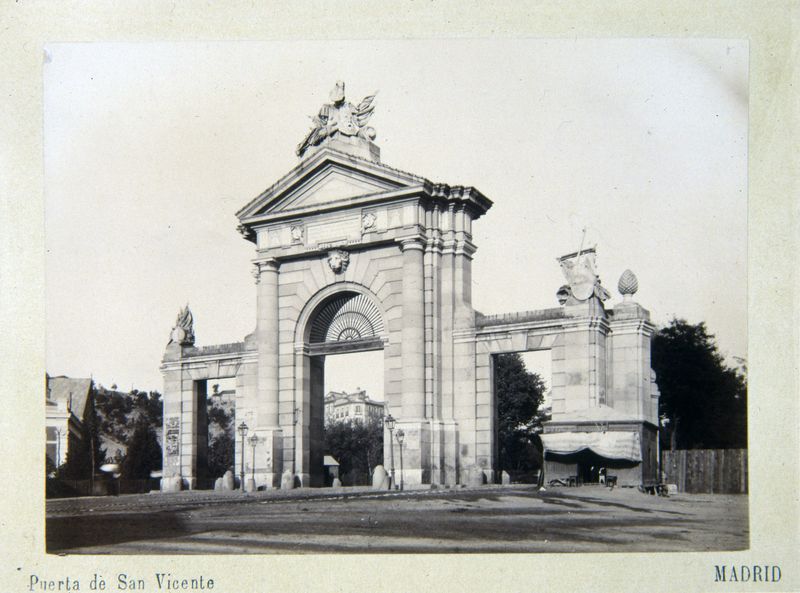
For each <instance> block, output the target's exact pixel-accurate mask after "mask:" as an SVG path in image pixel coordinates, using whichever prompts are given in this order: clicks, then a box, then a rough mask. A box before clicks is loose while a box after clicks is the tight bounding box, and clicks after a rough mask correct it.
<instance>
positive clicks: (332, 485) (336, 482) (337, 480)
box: [331, 478, 342, 488]
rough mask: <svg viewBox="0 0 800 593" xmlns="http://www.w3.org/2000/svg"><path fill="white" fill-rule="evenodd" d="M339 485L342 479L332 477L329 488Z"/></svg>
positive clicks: (340, 485) (338, 486)
mask: <svg viewBox="0 0 800 593" xmlns="http://www.w3.org/2000/svg"><path fill="white" fill-rule="evenodd" d="M341 487H342V481H341V480H340V479H339V478H334V479H333V484H331V488H341Z"/></svg>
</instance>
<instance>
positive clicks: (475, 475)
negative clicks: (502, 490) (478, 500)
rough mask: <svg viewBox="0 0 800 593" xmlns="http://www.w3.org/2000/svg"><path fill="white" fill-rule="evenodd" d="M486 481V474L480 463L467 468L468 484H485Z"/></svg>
mask: <svg viewBox="0 0 800 593" xmlns="http://www.w3.org/2000/svg"><path fill="white" fill-rule="evenodd" d="M485 483H486V476H484V475H483V470H482V469H481V467H480V466H478V465H471V466H469V468H468V469H467V486H483V485H484V484H485Z"/></svg>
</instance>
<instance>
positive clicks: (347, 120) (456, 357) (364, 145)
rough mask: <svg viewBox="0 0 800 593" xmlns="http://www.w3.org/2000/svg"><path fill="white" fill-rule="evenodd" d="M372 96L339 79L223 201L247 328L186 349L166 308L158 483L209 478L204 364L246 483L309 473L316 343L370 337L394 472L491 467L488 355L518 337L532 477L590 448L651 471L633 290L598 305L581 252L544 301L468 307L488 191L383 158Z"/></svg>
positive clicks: (644, 352) (476, 475)
mask: <svg viewBox="0 0 800 593" xmlns="http://www.w3.org/2000/svg"><path fill="white" fill-rule="evenodd" d="M372 101H373V97H367V98H365V99H364V100H363V101H361V103H360V104H359V105H357V106H355V105H353V104H352V103H349V102H347V101H346V100H345V97H344V85H343V84H341V83H338V84H337V86H336V88H335V89H334V91H333V92H332V94H331V103H329V104H326V105H324V106H323V107H322V109H321V110H320V112H319V114H318V115H317V116H316V117H315V119H314V128H313V129H312V130H311V132H309V134H308V136H307V137H306V138H305V139H304V140H303V142H302V143H301V144H300V145H299V147H298V149H297V153H298V156H299V158H300V160H299V163H298V164H297V166H296V167H295V168H294V169H292V170H291V171H289V172H288V173H287V174H286V175H285V176H284V177H282V178H281V179H279V180H278V181H277V182H276V183H275V184H273V185H272V186H270V187H269V188H268V189H266V190H265V191H264V192H263V193H261V194H260V195H259V196H257V197H256V198H255V199H253V200H252V201H250V202H249V203H248V204H247V205H245V206H244V207H243V208H242V209H241V210H240V211H239V212H238V213H237V216H238V218H239V221H240V225H239V231H240V232H241V233H242V235H243V236H244V238H245V239H247V240H248V241H251V242H252V243H253V244H254V248H255V254H254V258H253V260H252V266H253V276H254V278H255V283H256V291H257V310H256V328H255V331H254V332H253V333H252V334H250V335H248V336H246V337H245V338H244V340H243V341H241V342H236V343H232V344H223V345H215V346H205V347H197V346H195V344H194V333H193V329H192V317H191V313H190V312H189V310H188V307H187V308H185V309H184V310H182V311H181V313H180V315H179V316H178V319H177V321H176V324H175V327H174V328H173V331H172V334H171V337H170V341H169V344H168V345H167V348H166V352H165V354H164V358H163V362H162V367H161V370H162V373H163V375H164V405H165V409H164V472H163V475H164V479H163V485H162V487H163V489H164V490H175V489H180V488H204V487H209V486H210V485H211V484H212V483H213V479H214V478H216V477H217V476H209V475H208V474H207V471H206V469H205V457H206V450H207V446H208V445H207V440H208V437H207V421H206V417H205V414H206V412H205V398H206V384H207V381H209V380H211V379H215V378H221V377H235V379H236V396H235V398H236V400H235V405H236V421H237V423H239V422H242V421H243V422H245V423H246V424H247V426H248V427H249V435H248V436H249V437H252V435H253V434H255V435H256V436H257V437H258V439H257V442H256V441H255V440H254V441H253V442H254V443H255V445H254V448H253V449H251V447H250V441H248V443H247V444H244V443H242V441H241V438H240V436H238V435H237V437H236V438H237V442H236V466H237V467H239V464H240V463H241V461H242V458H241V456H242V455H243V452H246V453H245V454H246V455H247V462H248V465H251V464H252V466H251V468H250V470H248V475H250V473H251V471H252V474H253V475H255V482H256V486H257V487H278V486H280V485H281V482H282V480H281V477H282V475H284V474H285V473H287V472H288V473H289V474H290V475H291V476H293V479H292V483H300V484H302V485H305V486H321V485H322V484H323V461H322V458H323V454H324V453H325V452H324V451H323V448H322V439H323V433H322V431H323V395H324V394H323V393H322V390H323V382H324V359H325V356H326V355H331V354H339V353H344V352H358V351H370V350H375V351H381V352H382V353H383V361H384V379H383V382H384V396H385V400H386V408H387V412H389V413H391V414H392V416H393V417H394V418H396V420H397V428H401V429H402V430H403V431H404V433H405V441H404V443H403V452H404V475H403V478H404V482H405V483H406V484H409V485H411V484H459V483H467V482H470V483H476V482H494V481H495V480H497V479H498V475H497V473H498V451H497V446H496V441H497V439H496V434H495V432H496V430H495V416H496V406H495V403H494V385H493V377H492V373H493V360H494V356H495V355H496V354H500V353H503V352H519V351H527V350H549V351H550V353H551V358H552V420H551V421H549V422H548V423H547V424H546V426H545V430H544V434H543V435H542V439H543V442H544V446H545V450H546V469H547V472H548V474H549V476H551V477H552V476H556V477H558V476H562V475H563V476H568V475H573V474H579V473H580V468H581V464H582V463H586V459H587V457H586V456H587V455H589V456H594V457H592V458H591V459H592V461H593V462H595V463H596V462H597V460H600V462H601V463H605V465H607V466H608V467H613V468H615V469H614V472H615V473H616V474H618V476H619V480H620V482H622V483H625V482H629V483H631V484H638V483H641V482H643V481H644V482H647V481H650V480H653V479H655V472H656V462H655V455H656V435H657V421H656V418H657V403H658V392H657V389H655V385H654V378H653V375H652V372H651V370H650V337H651V335H652V332H653V329H654V328H653V326H652V325H651V324H650V322H649V314H648V312H647V311H646V310H645V309H643V308H642V307H641V306H639V305H638V304H636V303H635V302H634V301H633V300H632V296H633V294H635V292H636V278H635V276H633V274H632V273H630V272H629V271H626V273H625V274H623V277H622V278H621V279H620V285H619V289H620V292H621V293H622V294H623V297H624V300H623V301H622V302H621V303H619V304H617V305H616V306H614V307H613V308H611V307H609V306H606V305H605V304H604V302H605V301H606V300H607V299H608V297H609V294H608V292H607V291H606V290H605V288H603V286H602V285H601V284H600V282H599V279H598V277H597V275H596V273H595V270H594V256H595V254H594V249H582V250H580V251H579V252H576V253H573V254H569V255H567V256H564V257H562V258H559V264H560V265H561V267H562V269H563V271H564V274H565V277H566V279H567V284H565V285H564V286H562V287H561V288H560V289H559V291H558V300H559V303H560V306H558V307H554V308H549V309H542V310H536V311H526V312H522V313H514V314H506V315H482V314H480V313H478V312H476V311H475V310H474V309H473V307H472V297H471V293H472V259H473V255H474V254H475V251H476V247H475V245H474V244H473V242H472V225H473V223H474V222H475V221H477V220H478V219H479V218H480V217H481V216H483V215H484V214H486V213H487V212H488V210H489V209H490V208H491V206H492V202H491V201H490V200H489V199H488V198H487V197H486V196H484V195H483V194H482V193H480V192H479V191H478V190H476V189H475V188H473V187H464V186H460V185H447V184H443V183H434V182H431V181H429V180H428V179H425V178H423V177H419V176H417V175H414V174H411V173H407V172H404V171H400V170H397V169H394V168H392V167H389V166H387V165H385V164H383V163H382V162H381V161H380V150H379V148H378V147H377V146H376V144H375V143H374V142H373V140H374V138H375V132H374V130H373V129H372V128H370V127H369V126H368V125H367V123H368V120H369V118H370V116H371V114H372V109H373V105H372ZM554 288H556V287H554ZM384 442H385V445H384V449H385V451H386V454H385V456H386V458H387V459H388V456H389V454H388V447H389V439H388V438H384ZM243 445H245V446H243ZM283 483H284V485H286V481H285V476H284V481H283Z"/></svg>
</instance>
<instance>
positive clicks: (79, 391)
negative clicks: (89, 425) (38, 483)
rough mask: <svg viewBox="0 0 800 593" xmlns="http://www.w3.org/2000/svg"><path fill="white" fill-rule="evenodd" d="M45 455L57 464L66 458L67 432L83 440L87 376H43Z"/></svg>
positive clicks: (88, 380)
mask: <svg viewBox="0 0 800 593" xmlns="http://www.w3.org/2000/svg"><path fill="white" fill-rule="evenodd" d="M46 385H47V388H46V391H45V394H46V395H45V408H46V411H45V414H46V417H45V418H46V419H45V439H46V455H47V457H49V458H50V461H52V462H53V464H54V465H55V466H56V467H58V466H60V465H61V464H62V463H64V461H65V460H66V459H67V448H68V444H69V434H70V433H72V435H73V437H74V438H76V439H83V419H84V415H85V414H86V410H87V407H88V404H89V403H90V400H91V397H90V396H91V391H92V380H91V379H70V378H69V377H63V376H59V377H51V376H49V375H47V376H46Z"/></svg>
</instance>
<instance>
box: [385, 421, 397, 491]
mask: <svg viewBox="0 0 800 593" xmlns="http://www.w3.org/2000/svg"><path fill="white" fill-rule="evenodd" d="M383 422H384V424H386V428H388V429H389V475H390V476H391V477H390V483H389V488H390V489H391V490H394V435H393V434H392V431H394V423H395V420H394V417H393V416H392V415H391V414H388V415H387V416H386V418H384V419H383Z"/></svg>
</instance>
